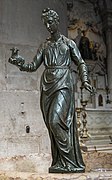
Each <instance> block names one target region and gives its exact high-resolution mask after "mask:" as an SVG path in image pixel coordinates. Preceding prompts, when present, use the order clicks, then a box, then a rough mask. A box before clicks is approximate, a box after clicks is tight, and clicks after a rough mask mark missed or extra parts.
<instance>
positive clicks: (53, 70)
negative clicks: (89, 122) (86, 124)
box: [9, 8, 93, 173]
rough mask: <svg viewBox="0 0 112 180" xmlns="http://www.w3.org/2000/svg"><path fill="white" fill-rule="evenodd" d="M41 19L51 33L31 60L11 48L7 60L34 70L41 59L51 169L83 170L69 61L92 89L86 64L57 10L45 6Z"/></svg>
mask: <svg viewBox="0 0 112 180" xmlns="http://www.w3.org/2000/svg"><path fill="white" fill-rule="evenodd" d="M42 20H43V22H44V24H45V26H46V28H47V30H48V31H49V32H50V35H51V37H50V38H48V39H47V40H46V41H45V42H44V43H43V44H42V45H40V47H39V49H38V51H37V54H36V55H35V57H34V59H33V61H32V62H31V63H28V64H25V61H24V58H22V57H21V56H19V55H18V50H17V49H12V55H11V57H10V58H9V62H10V63H11V64H14V65H16V66H18V67H19V69H20V70H21V71H28V72H33V71H36V70H37V69H38V68H39V66H40V65H41V64H42V63H44V65H45V70H44V72H43V75H42V77H41V99H40V103H41V110H42V114H43V118H44V121H45V124H46V126H47V129H48V132H49V136H50V140H51V152H52V164H51V167H50V168H49V172H50V173H77V172H84V171H85V165H84V162H83V159H82V155H81V150H80V146H79V141H78V133H77V125H76V118H75V100H74V98H75V97H74V86H73V79H72V76H71V70H70V66H71V61H73V62H74V63H75V64H76V65H77V67H78V70H79V75H80V78H81V81H82V84H83V86H84V87H85V88H86V89H87V90H88V91H90V92H92V91H93V89H92V87H91V85H90V84H89V81H88V76H87V67H86V64H85V62H84V60H83V59H82V57H81V55H80V52H79V50H78V48H77V47H76V44H75V43H74V42H73V41H72V40H70V39H68V38H67V37H65V36H64V35H62V34H61V33H60V32H59V29H58V25H59V16H58V14H57V13H56V12H55V11H53V10H51V9H49V8H46V9H44V10H43V12H42Z"/></svg>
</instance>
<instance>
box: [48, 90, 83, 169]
mask: <svg viewBox="0 0 112 180" xmlns="http://www.w3.org/2000/svg"><path fill="white" fill-rule="evenodd" d="M71 97H72V96H71V93H70V91H69V90H68V89H63V90H60V91H57V92H56V93H55V94H54V95H53V96H52V101H51V104H50V108H49V116H48V119H49V127H50V130H51V132H52V133H53V136H54V141H55V143H56V146H57V149H58V159H57V162H56V164H55V165H54V166H51V167H50V169H49V171H50V172H76V171H78V172H80V171H81V172H82V169H81V168H80V167H79V166H78V164H77V159H76V157H75V154H74V146H73V133H71V129H72V125H73V123H72V120H73V114H74V112H73V107H72V106H73V101H74V99H73V98H71ZM71 110H72V111H71ZM53 156H54V155H53Z"/></svg>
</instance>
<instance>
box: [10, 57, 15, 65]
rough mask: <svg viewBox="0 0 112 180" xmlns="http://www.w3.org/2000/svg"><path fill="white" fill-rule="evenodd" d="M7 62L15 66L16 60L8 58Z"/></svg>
mask: <svg viewBox="0 0 112 180" xmlns="http://www.w3.org/2000/svg"><path fill="white" fill-rule="evenodd" d="M8 62H9V63H11V64H14V65H17V60H16V59H13V58H12V57H10V58H9V60H8Z"/></svg>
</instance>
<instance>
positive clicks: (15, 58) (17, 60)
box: [8, 48, 25, 67]
mask: <svg viewBox="0 0 112 180" xmlns="http://www.w3.org/2000/svg"><path fill="white" fill-rule="evenodd" d="M10 50H11V51H12V54H11V57H10V58H9V60H8V62H9V63H11V64H13V65H16V66H18V67H21V66H22V65H23V64H24V63H25V60H24V58H22V57H21V56H19V55H18V51H19V49H17V48H12V49H10Z"/></svg>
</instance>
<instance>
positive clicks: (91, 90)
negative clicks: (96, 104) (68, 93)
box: [83, 82, 96, 95]
mask: <svg viewBox="0 0 112 180" xmlns="http://www.w3.org/2000/svg"><path fill="white" fill-rule="evenodd" d="M83 87H84V88H85V89H86V90H88V91H89V92H90V93H91V95H94V94H95V93H96V89H95V88H94V87H92V86H91V85H90V84H89V83H88V82H84V84H83Z"/></svg>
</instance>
